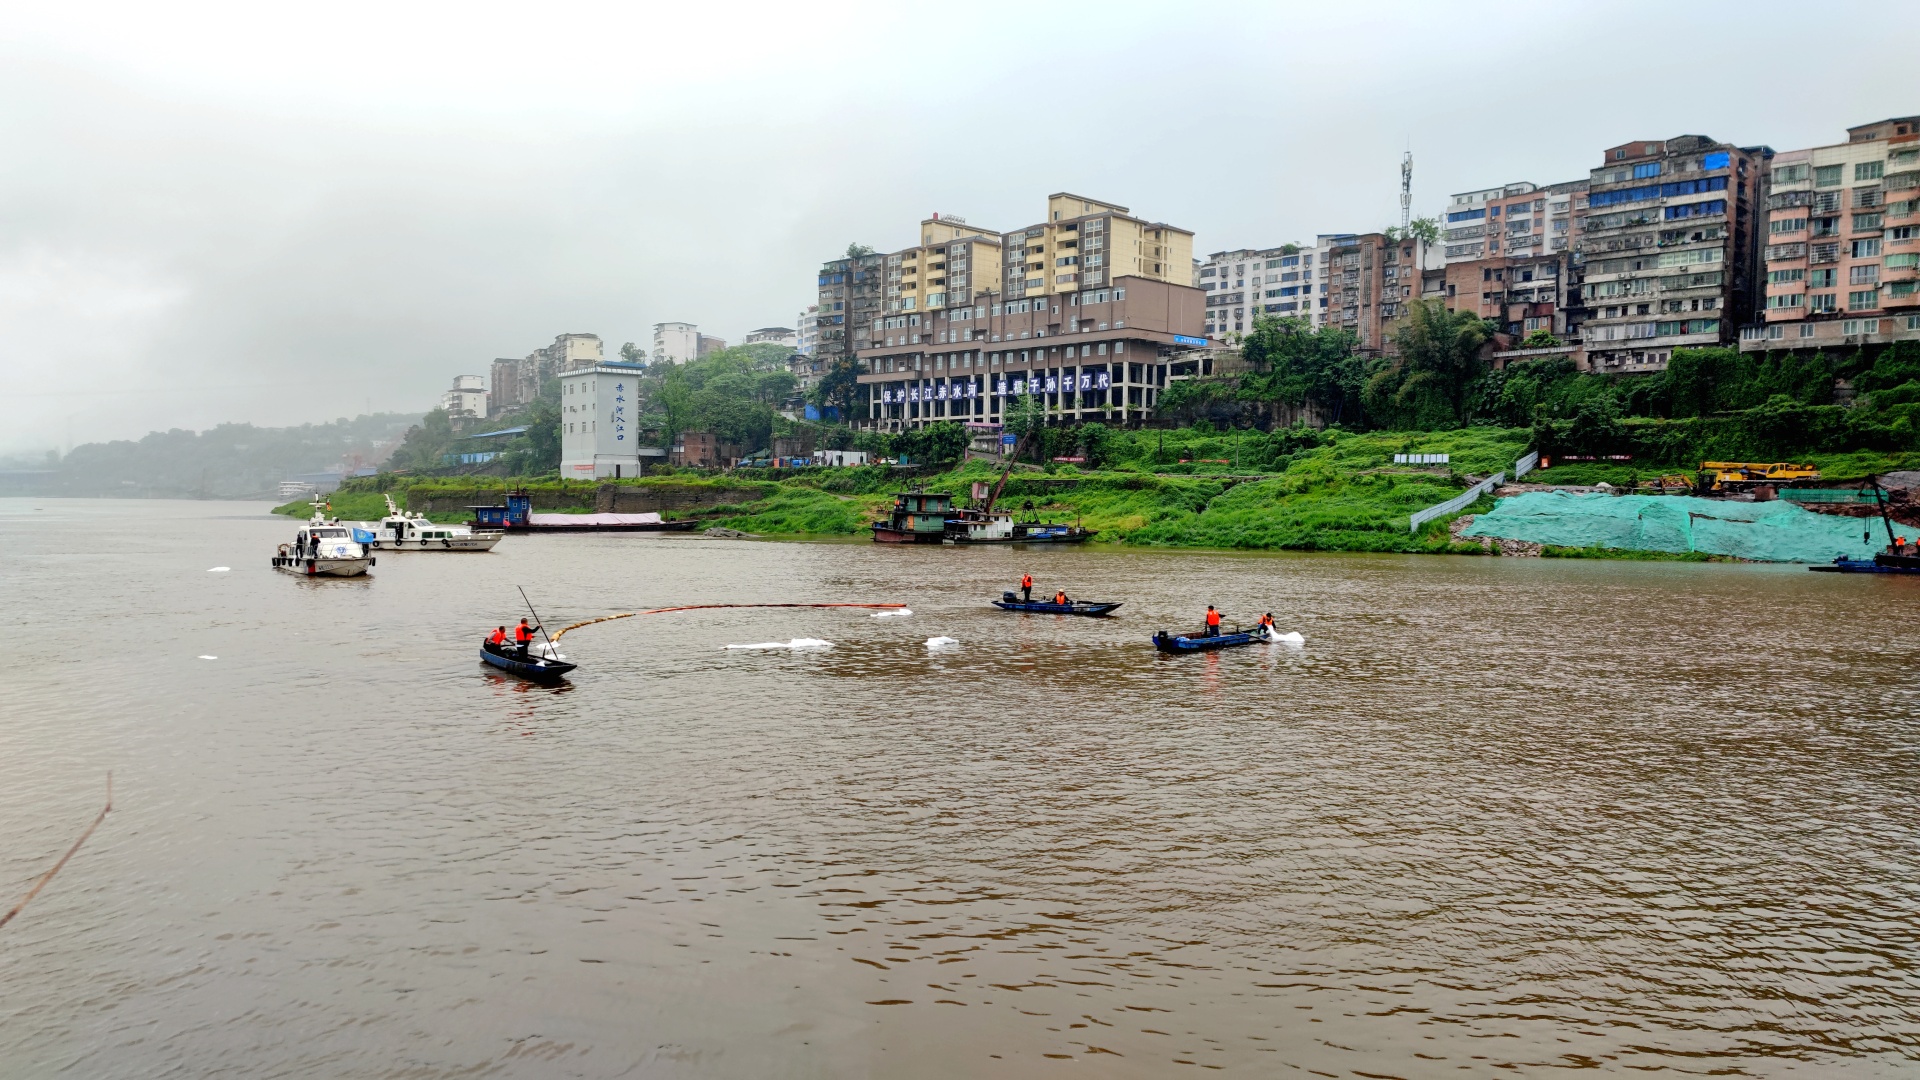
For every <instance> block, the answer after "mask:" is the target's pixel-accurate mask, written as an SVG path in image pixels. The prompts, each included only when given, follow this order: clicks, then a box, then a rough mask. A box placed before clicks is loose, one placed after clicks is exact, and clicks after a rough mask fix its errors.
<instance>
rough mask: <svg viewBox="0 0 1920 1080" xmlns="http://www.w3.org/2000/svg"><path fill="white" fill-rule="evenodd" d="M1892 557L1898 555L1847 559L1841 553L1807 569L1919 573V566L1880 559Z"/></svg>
mask: <svg viewBox="0 0 1920 1080" xmlns="http://www.w3.org/2000/svg"><path fill="white" fill-rule="evenodd" d="M1892 558H1898V556H1891V557H1890V556H1886V555H1881V556H1877V557H1875V558H1872V559H1849V558H1847V557H1846V556H1845V555H1842V556H1840V557H1838V558H1836V559H1834V560H1833V561H1832V562H1830V563H1823V564H1821V565H1819V566H1809V567H1807V569H1809V570H1813V571H1816V572H1821V573H1828V574H1920V566H1913V565H1908V566H1902V565H1900V564H1899V563H1895V562H1891V561H1887V562H1882V561H1881V560H1883V559H1889V560H1890V559H1892Z"/></svg>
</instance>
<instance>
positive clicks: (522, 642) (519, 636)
mask: <svg viewBox="0 0 1920 1080" xmlns="http://www.w3.org/2000/svg"><path fill="white" fill-rule="evenodd" d="M538 629H540V628H539V627H537V626H528V625H527V620H526V619H524V618H522V619H521V620H520V625H519V626H516V627H514V628H513V643H514V644H515V645H518V646H519V647H520V655H521V656H523V657H524V656H526V655H527V646H529V645H532V644H533V634H534V631H536V630H538Z"/></svg>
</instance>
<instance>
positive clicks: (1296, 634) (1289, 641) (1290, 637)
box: [1273, 630, 1307, 645]
mask: <svg viewBox="0 0 1920 1080" xmlns="http://www.w3.org/2000/svg"><path fill="white" fill-rule="evenodd" d="M1273 640H1275V641H1277V642H1279V643H1280V644H1282V645H1305V644H1306V643H1307V639H1306V638H1304V637H1301V636H1300V631H1298V630H1289V631H1287V632H1286V633H1284V634H1275V635H1273Z"/></svg>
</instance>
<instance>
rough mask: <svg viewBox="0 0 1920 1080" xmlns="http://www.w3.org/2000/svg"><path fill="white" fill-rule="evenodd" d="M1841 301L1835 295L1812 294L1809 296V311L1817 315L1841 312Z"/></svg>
mask: <svg viewBox="0 0 1920 1080" xmlns="http://www.w3.org/2000/svg"><path fill="white" fill-rule="evenodd" d="M1839 300H1840V298H1839V296H1838V295H1837V294H1835V293H1810V294H1808V296H1807V310H1808V311H1811V312H1813V313H1814V314H1816V315H1823V314H1831V313H1833V312H1835V311H1838V310H1840V303H1839Z"/></svg>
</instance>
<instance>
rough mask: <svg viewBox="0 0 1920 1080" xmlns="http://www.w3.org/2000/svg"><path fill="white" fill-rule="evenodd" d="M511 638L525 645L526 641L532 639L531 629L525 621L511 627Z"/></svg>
mask: <svg viewBox="0 0 1920 1080" xmlns="http://www.w3.org/2000/svg"><path fill="white" fill-rule="evenodd" d="M513 640H515V641H517V642H519V643H520V644H522V645H525V644H526V643H527V642H529V641H532V640H533V629H532V628H531V627H529V626H528V625H527V624H526V623H521V624H520V625H519V626H516V627H514V628H513Z"/></svg>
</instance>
